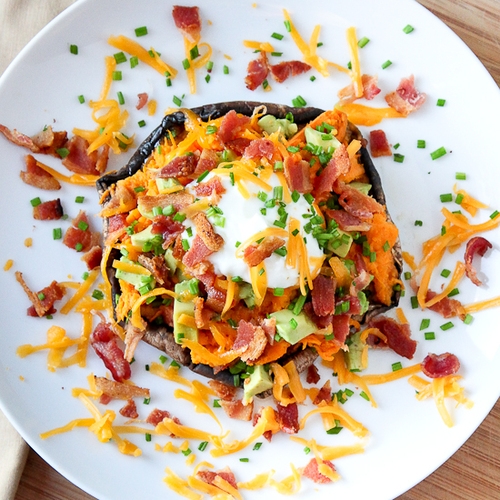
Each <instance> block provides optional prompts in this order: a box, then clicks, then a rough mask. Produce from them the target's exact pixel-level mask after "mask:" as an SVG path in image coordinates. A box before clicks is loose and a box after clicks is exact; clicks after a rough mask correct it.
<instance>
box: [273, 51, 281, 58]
mask: <svg viewBox="0 0 500 500" xmlns="http://www.w3.org/2000/svg"><path fill="white" fill-rule="evenodd" d="M271 55H272V56H274V57H281V56H282V55H283V52H271Z"/></svg>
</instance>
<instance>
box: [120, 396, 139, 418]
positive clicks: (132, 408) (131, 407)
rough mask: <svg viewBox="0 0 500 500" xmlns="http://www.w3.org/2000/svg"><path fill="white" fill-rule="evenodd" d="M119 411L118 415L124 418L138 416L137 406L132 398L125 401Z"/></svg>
mask: <svg viewBox="0 0 500 500" xmlns="http://www.w3.org/2000/svg"><path fill="white" fill-rule="evenodd" d="M119 412H120V415H122V416H123V417H125V418H139V413H137V406H136V404H135V401H134V400H133V399H129V400H128V401H127V404H126V405H125V406H124V407H123V408H120V410H119Z"/></svg>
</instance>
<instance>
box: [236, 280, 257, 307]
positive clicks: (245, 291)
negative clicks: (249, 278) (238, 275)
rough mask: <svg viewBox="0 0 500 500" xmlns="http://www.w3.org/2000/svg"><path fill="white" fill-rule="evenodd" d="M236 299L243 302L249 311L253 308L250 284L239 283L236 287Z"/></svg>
mask: <svg viewBox="0 0 500 500" xmlns="http://www.w3.org/2000/svg"><path fill="white" fill-rule="evenodd" d="M238 298H240V299H242V300H244V301H245V304H246V306H247V307H248V308H249V309H252V308H253V307H255V294H254V292H253V288H252V285H250V283H240V284H239V287H238Z"/></svg>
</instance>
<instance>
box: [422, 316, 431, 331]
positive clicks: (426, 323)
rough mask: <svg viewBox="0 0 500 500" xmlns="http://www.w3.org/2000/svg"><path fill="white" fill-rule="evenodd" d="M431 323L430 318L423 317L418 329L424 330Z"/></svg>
mask: <svg viewBox="0 0 500 500" xmlns="http://www.w3.org/2000/svg"><path fill="white" fill-rule="evenodd" d="M430 324H431V320H430V319H428V318H424V319H423V320H422V321H421V322H420V330H425V329H426V328H429V325H430Z"/></svg>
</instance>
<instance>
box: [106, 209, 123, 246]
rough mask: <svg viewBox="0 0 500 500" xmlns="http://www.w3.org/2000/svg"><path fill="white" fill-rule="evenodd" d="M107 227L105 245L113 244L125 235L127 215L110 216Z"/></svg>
mask: <svg viewBox="0 0 500 500" xmlns="http://www.w3.org/2000/svg"><path fill="white" fill-rule="evenodd" d="M107 223H108V227H107V231H106V241H105V243H106V245H108V244H109V243H111V242H112V243H114V242H115V241H116V240H117V239H118V238H119V237H120V236H122V235H123V234H124V233H125V229H126V228H127V226H128V223H127V214H117V215H112V216H111V217H109V218H108V219H107Z"/></svg>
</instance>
